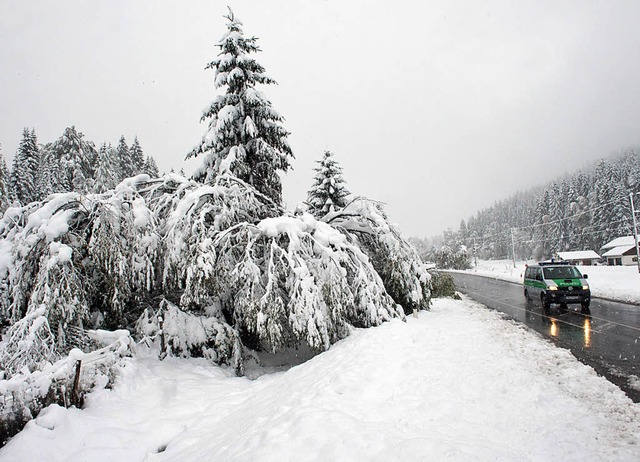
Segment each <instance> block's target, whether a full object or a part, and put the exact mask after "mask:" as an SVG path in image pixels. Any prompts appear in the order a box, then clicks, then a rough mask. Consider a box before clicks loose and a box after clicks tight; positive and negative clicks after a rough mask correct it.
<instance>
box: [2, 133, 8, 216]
mask: <svg viewBox="0 0 640 462" xmlns="http://www.w3.org/2000/svg"><path fill="white" fill-rule="evenodd" d="M9 203H10V202H9V170H7V163H6V162H5V160H4V155H3V154H2V146H1V145H0V215H1V214H3V213H4V211H5V210H7V207H9Z"/></svg>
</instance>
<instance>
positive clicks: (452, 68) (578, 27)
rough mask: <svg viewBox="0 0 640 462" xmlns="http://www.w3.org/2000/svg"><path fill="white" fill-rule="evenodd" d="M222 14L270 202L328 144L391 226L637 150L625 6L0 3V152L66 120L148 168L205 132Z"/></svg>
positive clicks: (639, 7) (637, 34)
mask: <svg viewBox="0 0 640 462" xmlns="http://www.w3.org/2000/svg"><path fill="white" fill-rule="evenodd" d="M226 5H230V6H231V7H232V8H233V10H234V12H235V13H236V15H237V17H239V18H240V19H241V20H242V22H243V23H244V27H245V33H246V34H247V35H253V36H256V37H258V38H259V45H260V46H261V48H262V50H263V51H262V52H261V53H260V54H259V55H257V59H258V61H259V62H260V63H261V64H263V65H264V66H265V68H266V69H267V73H268V74H269V75H270V76H271V77H273V78H274V79H275V80H276V81H278V83H279V85H278V86H268V87H262V90H263V91H264V93H265V94H266V96H267V97H268V98H269V99H270V100H271V101H272V103H273V106H274V108H275V109H276V110H278V111H279V112H280V113H281V114H282V115H284V116H285V118H286V122H285V127H286V128H287V129H288V130H289V131H290V132H291V136H290V138H289V141H290V144H291V146H292V148H293V150H294V154H295V156H296V159H295V160H294V161H293V167H294V170H293V171H292V172H290V173H289V174H288V175H287V176H286V177H285V178H284V195H285V200H286V202H287V205H288V207H290V208H294V207H295V205H296V203H298V202H300V201H303V200H304V199H305V198H306V191H307V190H308V188H309V186H310V185H311V182H312V177H313V173H314V172H313V171H312V168H313V167H314V165H315V164H314V161H315V160H318V159H320V158H321V156H322V153H323V152H324V150H326V149H329V150H331V151H333V152H334V154H335V158H336V159H337V160H338V162H340V164H341V165H342V167H343V169H344V177H345V180H346V181H347V185H348V188H349V189H350V190H351V192H353V193H355V194H358V195H365V196H368V197H370V198H372V199H377V200H380V201H382V202H385V203H386V204H387V211H388V213H389V215H390V218H391V220H392V221H393V222H395V223H398V224H399V225H400V227H401V229H402V230H403V232H404V233H405V234H407V235H414V236H430V235H433V234H437V233H439V232H441V231H443V230H444V229H445V228H447V227H453V228H454V229H455V228H457V227H458V225H459V223H460V220H461V219H462V218H465V219H466V218H468V217H469V216H470V215H473V214H474V213H475V212H476V211H477V210H478V209H480V208H483V207H486V206H489V205H491V204H493V202H495V201H497V200H500V199H504V198H506V197H507V196H509V195H511V194H512V193H515V192H516V191H518V190H522V189H525V188H528V187H530V186H534V185H537V184H541V183H544V182H546V181H548V180H551V179H552V178H554V177H555V176H557V175H560V174H563V173H565V172H567V171H574V170H576V169H578V168H580V167H582V166H585V165H587V164H589V163H591V162H592V161H594V160H595V159H597V158H600V157H604V156H609V155H611V154H613V153H616V152H618V151H620V150H622V149H624V148H628V147H632V146H638V145H640V59H639V58H640V25H639V24H640V22H639V21H638V19H639V18H640V1H637V0H631V1H618V0H615V1H614V0H611V1H586V0H581V1H558V0H553V1H541V0H534V1H479V0H478V1H473V0H471V1H449V0H446V1H444V0H443V1H426V0H421V1H402V0H394V1H353V0H348V1H347V0H327V1H313V2H312V1H304V2H303V1H274V0H269V1H264V0H262V1H260V0H255V1H248V0H247V1H233V0H227V1H212V0H207V1H185V2H181V1H180V2H179V1H172V2H166V1H153V2H152V1H136V0H127V1H117V0H108V1H80V0H78V1H60V0H57V1H55V2H53V1H38V2H36V1H28V0H24V1H23V0H19V1H9V0H0V143H1V144H2V152H3V153H4V155H5V157H6V158H8V159H11V158H12V157H13V155H14V153H15V151H16V148H17V146H18V143H19V141H20V137H21V132H22V129H23V127H34V128H35V129H36V133H37V135H38V140H39V141H40V142H49V141H53V140H54V139H56V138H58V137H59V136H60V135H61V134H62V132H63V130H64V128H65V127H67V126H70V125H75V126H76V128H77V129H79V130H80V131H82V132H83V133H84V134H85V136H86V137H87V138H88V139H90V140H92V141H94V142H96V144H100V143H101V142H102V141H110V142H112V143H113V144H115V143H117V141H118V139H119V137H120V135H122V134H124V135H125V137H126V138H127V140H128V141H129V143H130V142H131V141H133V137H134V135H137V136H138V137H139V139H140V143H141V145H142V148H143V150H144V151H145V154H151V155H153V156H154V157H155V159H156V161H157V163H158V166H159V167H160V170H161V171H168V170H169V169H171V168H172V167H173V168H175V169H176V170H179V169H180V168H181V167H184V168H185V171H186V172H187V173H188V174H190V173H191V172H192V171H193V169H194V168H195V167H196V166H197V165H199V163H200V162H201V159H196V161H195V163H194V162H193V161H190V162H189V163H185V162H184V157H185V155H186V153H187V152H188V151H189V150H190V149H191V148H192V147H193V146H194V145H195V144H196V143H197V142H198V141H199V139H200V137H201V135H202V133H203V132H204V130H205V128H206V124H201V123H200V122H199V119H200V114H201V112H202V109H203V108H204V107H205V106H207V105H208V103H209V102H210V101H211V100H212V99H213V97H214V95H215V93H214V91H215V90H214V88H213V71H210V70H209V71H205V70H204V66H205V65H206V63H207V62H209V61H211V60H212V59H213V58H214V57H215V56H216V54H217V53H218V49H217V48H216V47H215V44H216V42H217V41H218V39H219V38H220V37H221V36H222V35H223V33H224V32H225V30H226V26H225V24H226V21H225V19H223V17H222V16H223V15H224V14H225V13H226Z"/></svg>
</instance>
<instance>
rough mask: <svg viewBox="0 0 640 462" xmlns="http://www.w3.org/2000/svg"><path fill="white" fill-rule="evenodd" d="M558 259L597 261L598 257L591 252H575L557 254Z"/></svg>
mask: <svg viewBox="0 0 640 462" xmlns="http://www.w3.org/2000/svg"><path fill="white" fill-rule="evenodd" d="M558 257H560V258H561V259H563V260H599V259H600V255H598V254H597V253H595V252H594V251H593V250H576V251H573V252H558Z"/></svg>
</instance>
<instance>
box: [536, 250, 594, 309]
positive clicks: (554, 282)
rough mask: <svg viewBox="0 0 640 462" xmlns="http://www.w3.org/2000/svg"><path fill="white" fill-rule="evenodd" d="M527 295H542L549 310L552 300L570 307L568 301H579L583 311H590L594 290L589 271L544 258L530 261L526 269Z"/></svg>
mask: <svg viewBox="0 0 640 462" xmlns="http://www.w3.org/2000/svg"><path fill="white" fill-rule="evenodd" d="M524 296H525V298H526V299H527V300H537V299H540V301H541V302H542V306H543V308H544V310H545V311H549V309H550V308H551V304H553V303H555V304H559V305H560V307H561V308H563V309H566V308H567V305H568V304H571V303H579V304H580V305H581V306H582V312H583V313H589V304H590V303H591V291H590V290H589V284H588V283H587V275H586V274H584V275H583V274H581V273H580V270H578V268H576V267H575V266H573V265H570V264H568V263H564V262H553V261H551V262H540V263H538V264H537V265H529V266H527V268H526V269H525V272H524Z"/></svg>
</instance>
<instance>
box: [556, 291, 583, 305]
mask: <svg viewBox="0 0 640 462" xmlns="http://www.w3.org/2000/svg"><path fill="white" fill-rule="evenodd" d="M546 299H547V302H548V303H566V304H570V303H587V302H590V301H591V291H590V290H549V291H547V293H546Z"/></svg>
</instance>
